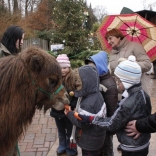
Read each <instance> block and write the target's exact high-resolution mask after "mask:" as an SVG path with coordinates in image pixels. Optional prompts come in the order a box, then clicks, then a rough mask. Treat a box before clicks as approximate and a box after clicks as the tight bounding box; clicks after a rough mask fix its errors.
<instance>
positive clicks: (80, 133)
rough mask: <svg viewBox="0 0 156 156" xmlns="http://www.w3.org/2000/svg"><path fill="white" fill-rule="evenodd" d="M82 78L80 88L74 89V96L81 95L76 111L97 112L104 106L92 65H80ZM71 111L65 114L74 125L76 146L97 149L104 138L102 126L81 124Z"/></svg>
mask: <svg viewBox="0 0 156 156" xmlns="http://www.w3.org/2000/svg"><path fill="white" fill-rule="evenodd" d="M78 70H79V75H80V77H81V80H82V84H83V86H82V90H80V91H75V96H76V97H82V100H81V102H80V108H79V109H78V113H80V114H81V113H82V112H83V111H84V112H85V114H88V115H90V114H94V115H95V114H97V113H98V112H99V111H100V110H101V108H102V107H103V108H104V107H105V104H104V100H103V97H102V95H101V93H100V91H99V79H98V77H99V76H98V74H97V71H96V69H95V68H94V67H93V66H89V65H86V66H82V67H80V68H79V69H78ZM73 114H74V112H73V111H71V112H69V113H68V114H67V117H68V118H69V119H70V121H71V122H72V123H73V124H74V125H75V126H76V132H75V139H76V143H77V145H78V146H80V147H81V148H82V149H85V150H89V151H95V150H99V149H100V148H101V147H102V145H103V143H104V139H105V131H104V130H103V128H102V127H99V126H96V125H92V124H83V123H81V122H79V120H77V119H76V118H75V117H74V116H73Z"/></svg>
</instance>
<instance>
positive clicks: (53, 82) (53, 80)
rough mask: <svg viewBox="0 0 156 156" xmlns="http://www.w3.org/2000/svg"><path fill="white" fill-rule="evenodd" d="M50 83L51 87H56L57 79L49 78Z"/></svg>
mask: <svg viewBox="0 0 156 156" xmlns="http://www.w3.org/2000/svg"><path fill="white" fill-rule="evenodd" d="M49 85H50V87H52V88H53V87H56V85H57V80H55V79H52V78H49Z"/></svg>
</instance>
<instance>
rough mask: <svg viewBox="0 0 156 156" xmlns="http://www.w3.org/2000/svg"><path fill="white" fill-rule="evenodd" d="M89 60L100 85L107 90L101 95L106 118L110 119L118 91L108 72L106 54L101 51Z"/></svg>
mask: <svg viewBox="0 0 156 156" xmlns="http://www.w3.org/2000/svg"><path fill="white" fill-rule="evenodd" d="M91 59H92V60H93V62H94V63H95V65H96V68H97V71H98V74H99V77H100V84H102V85H104V86H105V87H106V88H107V91H106V92H101V93H102V96H103V98H104V101H105V103H106V107H107V116H108V117H110V116H112V115H113V113H114V112H115V110H116V108H117V102H118V90H117V85H116V82H115V80H114V78H113V77H112V76H111V75H110V72H109V70H108V54H107V53H106V52H104V51H101V52H99V53H97V54H95V55H93V56H91Z"/></svg>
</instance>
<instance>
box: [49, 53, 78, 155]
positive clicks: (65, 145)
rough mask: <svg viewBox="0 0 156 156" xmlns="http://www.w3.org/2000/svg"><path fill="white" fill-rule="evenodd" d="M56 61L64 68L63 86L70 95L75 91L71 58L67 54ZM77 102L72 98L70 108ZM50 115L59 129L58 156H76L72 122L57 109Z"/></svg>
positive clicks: (59, 56)
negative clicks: (72, 140) (72, 141)
mask: <svg viewBox="0 0 156 156" xmlns="http://www.w3.org/2000/svg"><path fill="white" fill-rule="evenodd" d="M56 60H57V61H58V63H59V64H60V66H61V68H62V80H63V85H64V87H65V88H66V90H67V92H68V93H69V92H70V91H71V90H74V89H75V84H74V80H73V72H72V70H71V68H70V67H71V65H70V61H69V58H68V57H67V55H66V54H61V55H58V57H57V58H56ZM76 102H77V98H74V97H70V106H71V109H72V110H73V109H74V108H75V106H76ZM50 115H51V116H52V117H54V118H55V122H56V125H57V128H58V137H59V147H58V148H57V155H62V154H64V153H66V154H67V156H76V155H77V148H76V147H75V148H70V137H71V133H72V128H73V125H72V123H71V122H70V120H69V119H68V118H67V117H66V116H65V114H64V110H62V111H56V110H55V109H52V110H51V112H50Z"/></svg>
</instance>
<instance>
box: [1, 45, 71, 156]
mask: <svg viewBox="0 0 156 156" xmlns="http://www.w3.org/2000/svg"><path fill="white" fill-rule="evenodd" d="M64 104H69V100H68V94H67V92H66V91H65V89H64V87H63V86H62V80H61V68H60V66H59V64H58V63H57V61H56V59H55V58H54V57H53V56H51V55H50V54H48V53H47V52H46V51H44V50H42V49H39V48H35V47H30V48H28V49H25V50H23V51H22V52H21V53H19V54H17V55H16V56H13V55H11V56H7V57H4V58H1V59H0V156H13V151H14V148H15V145H16V143H17V141H18V139H19V138H20V136H21V135H22V134H23V133H24V132H25V131H26V130H27V127H28V125H29V124H31V122H32V118H33V116H34V114H35V110H36V109H39V110H41V109H44V112H46V111H47V110H48V109H49V108H52V107H53V108H55V109H57V110H61V109H63V108H64Z"/></svg>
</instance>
